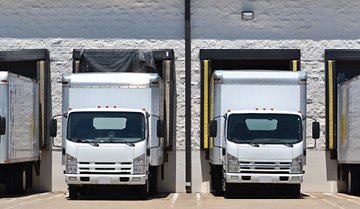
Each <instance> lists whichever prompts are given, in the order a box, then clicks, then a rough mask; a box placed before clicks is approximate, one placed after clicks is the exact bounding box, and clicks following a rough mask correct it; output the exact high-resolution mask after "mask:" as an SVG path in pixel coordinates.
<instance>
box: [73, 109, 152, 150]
mask: <svg viewBox="0 0 360 209" xmlns="http://www.w3.org/2000/svg"><path fill="white" fill-rule="evenodd" d="M67 139H69V140H71V141H75V142H83V143H94V142H95V143H134V142H138V141H141V140H144V139H145V117H144V115H143V114H141V113H135V112H74V113H71V114H69V116H68V130H67Z"/></svg>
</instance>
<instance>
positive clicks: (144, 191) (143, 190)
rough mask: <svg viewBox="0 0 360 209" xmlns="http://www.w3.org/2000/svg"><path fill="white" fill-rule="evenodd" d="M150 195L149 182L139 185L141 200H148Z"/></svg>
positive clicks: (139, 197) (138, 195)
mask: <svg viewBox="0 0 360 209" xmlns="http://www.w3.org/2000/svg"><path fill="white" fill-rule="evenodd" d="M148 196H149V182H148V181H146V183H145V185H141V186H139V188H138V193H137V197H138V199H139V200H147V198H148Z"/></svg>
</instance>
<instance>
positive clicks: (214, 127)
mask: <svg viewBox="0 0 360 209" xmlns="http://www.w3.org/2000/svg"><path fill="white" fill-rule="evenodd" d="M209 129H210V137H216V135H217V121H216V120H211V121H210V126H209Z"/></svg>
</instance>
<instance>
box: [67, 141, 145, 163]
mask: <svg viewBox="0 0 360 209" xmlns="http://www.w3.org/2000/svg"><path fill="white" fill-rule="evenodd" d="M65 150H66V153H67V154H69V155H71V156H73V157H75V158H77V161H78V162H108V163H111V162H133V160H134V158H136V157H138V156H140V155H143V154H145V153H146V141H141V142H137V143H136V144H135V146H134V147H131V146H128V145H126V144H122V143H99V146H98V147H95V146H92V145H90V144H87V143H76V142H71V141H66V148H65Z"/></svg>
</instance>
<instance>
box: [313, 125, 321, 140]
mask: <svg viewBox="0 0 360 209" xmlns="http://www.w3.org/2000/svg"><path fill="white" fill-rule="evenodd" d="M312 138H313V139H318V138H320V123H319V122H313V123H312Z"/></svg>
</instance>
